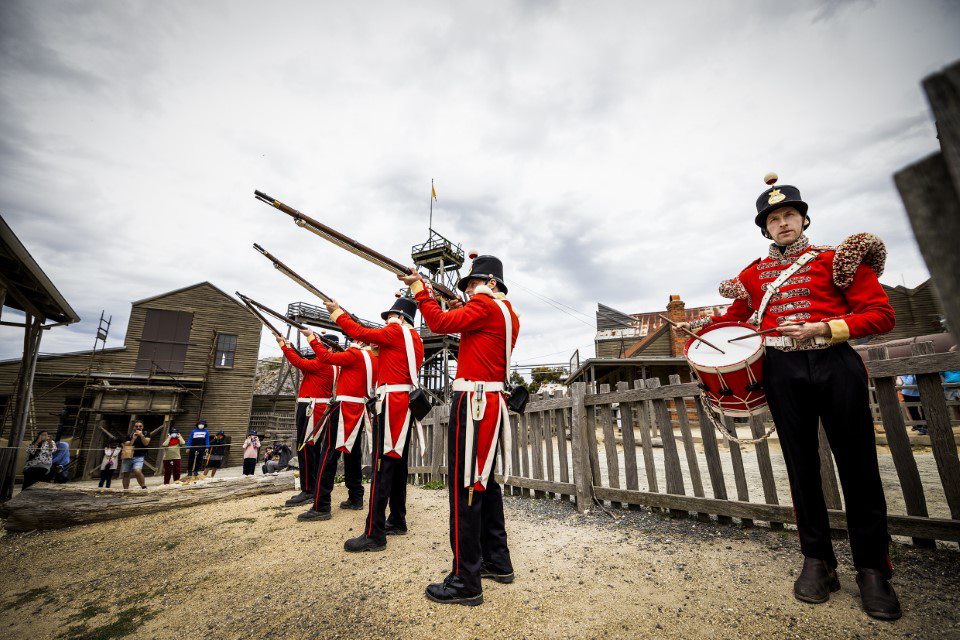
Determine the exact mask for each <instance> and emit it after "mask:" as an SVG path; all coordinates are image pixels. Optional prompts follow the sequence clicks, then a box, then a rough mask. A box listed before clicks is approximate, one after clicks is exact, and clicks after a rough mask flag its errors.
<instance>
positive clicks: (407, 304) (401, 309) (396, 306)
mask: <svg viewBox="0 0 960 640" xmlns="http://www.w3.org/2000/svg"><path fill="white" fill-rule="evenodd" d="M391 313H398V314H400V315H401V316H403V317H404V318H406V320H407V322H409V323H410V324H413V319H414V317H415V316H416V315H417V303H416V301H415V300H414V299H413V298H397V301H396V302H394V303H393V306H392V307H390V308H389V309H387V310H386V311H384V312H383V313H381V314H380V317H381V318H383V319H384V320H386V319H387V316H388V315H390V314H391Z"/></svg>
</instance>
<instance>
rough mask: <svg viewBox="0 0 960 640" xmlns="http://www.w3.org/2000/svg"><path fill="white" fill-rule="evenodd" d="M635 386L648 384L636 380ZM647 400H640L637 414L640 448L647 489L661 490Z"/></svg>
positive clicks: (641, 386)
mask: <svg viewBox="0 0 960 640" xmlns="http://www.w3.org/2000/svg"><path fill="white" fill-rule="evenodd" d="M633 384H634V386H639V387H640V388H641V389H642V388H643V387H644V385H645V384H646V383H645V382H644V381H643V380H634V382H633ZM648 404H649V403H647V402H638V403H637V405H636V407H637V416H639V418H640V448H641V451H642V452H643V470H644V473H645V475H646V476H647V490H648V491H654V492H656V491H660V487H659V482H658V481H657V463H656V459H655V458H654V457H653V436H652V435H651V429H650V407H649V406H648Z"/></svg>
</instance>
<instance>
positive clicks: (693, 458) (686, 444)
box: [670, 374, 703, 497]
mask: <svg viewBox="0 0 960 640" xmlns="http://www.w3.org/2000/svg"><path fill="white" fill-rule="evenodd" d="M670 384H671V386H676V385H679V384H680V376H678V375H676V374H674V375H672V376H670ZM673 406H674V408H675V409H676V411H677V423H678V424H679V425H680V433H681V434H682V435H683V451H684V455H686V457H687V468H688V469H689V470H690V483H691V484H692V485H693V495H695V496H701V497H702V496H703V477H702V476H701V475H700V461H699V460H698V459H697V448H696V447H695V446H694V444H693V434H692V433H691V432H690V419H689V417H688V416H687V405H686V403H685V402H684V399H683V397H681V396H676V397H674V398H673Z"/></svg>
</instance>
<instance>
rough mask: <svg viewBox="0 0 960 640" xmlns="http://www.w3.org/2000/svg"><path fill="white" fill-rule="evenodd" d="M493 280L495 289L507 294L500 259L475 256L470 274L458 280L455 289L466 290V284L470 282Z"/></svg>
mask: <svg viewBox="0 0 960 640" xmlns="http://www.w3.org/2000/svg"><path fill="white" fill-rule="evenodd" d="M477 279H479V280H483V281H484V282H486V281H487V280H495V281H496V283H497V289H499V290H500V291H502V292H503V293H506V292H507V283H506V282H504V281H503V263H502V262H500V258H496V257H494V256H477V257H475V258H474V259H473V264H471V265H470V273H468V274H467V275H465V276H463V277H462V278H460V281H459V282H457V289H460V291H466V290H467V283H468V282H470V281H471V280H477Z"/></svg>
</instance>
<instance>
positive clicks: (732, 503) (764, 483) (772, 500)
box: [410, 344, 960, 546]
mask: <svg viewBox="0 0 960 640" xmlns="http://www.w3.org/2000/svg"><path fill="white" fill-rule="evenodd" d="M928 349H929V345H927V344H920V345H916V346H915V348H914V354H915V355H913V356H911V357H907V358H897V359H888V358H885V357H883V356H884V355H885V354H884V352H883V348H880V351H877V352H876V353H873V354H871V355H872V356H873V359H872V360H871V361H870V362H868V363H867V368H868V371H869V373H870V376H871V378H872V383H873V385H874V388H875V392H876V396H877V401H878V405H879V412H880V415H881V417H882V425H883V429H884V431H885V434H886V439H887V446H888V447H889V450H890V455H891V457H892V460H893V465H894V467H895V470H896V476H897V481H898V488H897V490H898V491H899V492H900V493H901V495H902V500H900V499H899V497H898V499H897V500H891V497H893V496H892V495H891V494H890V492H889V486H888V502H891V503H893V502H896V503H897V504H900V503H902V504H903V505H904V507H905V508H904V509H900V510H901V511H904V510H905V513H897V512H895V510H893V509H891V510H890V513H889V516H888V521H889V528H890V532H891V533H892V534H895V535H903V536H909V537H912V538H913V539H914V541H915V542H916V543H917V544H919V545H924V546H930V545H931V544H932V543H933V541H934V540H950V541H960V459H958V455H957V442H956V437H955V435H954V432H953V429H952V426H951V424H950V423H951V420H950V416H949V412H948V407H947V402H946V400H945V398H944V394H943V388H942V386H941V382H940V376H939V373H940V372H941V371H945V370H951V369H960V354H957V353H946V354H929V353H926V351H927V350H928ZM905 374H913V375H916V376H917V386H918V387H919V389H920V402H921V405H922V407H923V412H924V417H925V420H926V424H927V428H928V430H929V437H930V443H931V445H930V448H931V450H932V457H933V459H934V461H935V464H936V475H935V477H931V474H928V477H927V479H926V481H925V482H924V481H921V474H920V472H919V470H918V465H917V459H916V457H915V453H914V451H913V449H912V447H911V443H910V441H909V437H908V434H907V426H906V423H905V420H904V415H903V411H902V406H901V403H900V400H899V398H898V396H897V391H896V387H895V384H896V377H897V376H899V375H905ZM698 394H699V390H698V388H697V385H696V384H694V383H680V381H679V379H678V378H677V377H676V376H672V377H671V380H670V384H667V385H664V386H661V383H660V381H659V380H656V379H649V380H637V381H636V382H635V383H634V384H633V385H629V384H628V383H625V382H623V383H620V384H619V385H617V388H616V389H610V388H609V387H608V386H607V385H602V386H601V387H600V388H599V389H596V390H593V389H589V388H588V387H587V385H586V384H585V383H578V384H575V385H574V386H573V387H572V389H571V393H570V394H569V395H567V396H564V397H557V398H551V399H543V400H535V401H532V402H530V404H529V405H528V406H527V409H526V411H525V412H524V414H523V415H516V414H514V415H511V421H510V428H511V434H512V438H511V440H512V446H511V450H510V451H509V452H506V455H508V456H509V457H510V460H511V462H512V467H513V470H512V473H511V475H510V477H509V479H508V480H507V482H506V484H505V489H504V490H505V492H506V493H508V494H513V495H523V496H531V495H532V496H533V497H536V498H555V499H561V500H570V501H573V502H575V504H576V507H577V509H578V510H579V511H581V512H583V511H587V510H590V509H591V508H593V506H594V505H595V504H597V503H609V504H611V505H612V506H614V507H619V506H621V505H622V506H623V507H626V508H634V509H635V508H639V507H649V508H652V509H654V510H662V511H668V512H669V513H671V514H672V515H674V516H686V515H696V516H697V517H698V518H700V519H708V518H709V516H711V515H712V516H716V517H718V519H719V520H720V521H730V520H731V519H732V518H737V519H740V520H741V521H743V522H744V523H746V524H751V523H753V521H763V522H767V523H770V525H771V526H772V527H782V526H783V523H792V522H794V516H793V507H792V505H791V504H789V502H788V503H787V504H781V503H780V500H779V498H778V494H777V478H778V477H779V478H780V479H781V480H780V481H781V483H782V482H785V478H786V473H785V470H784V468H783V463H782V459H781V458H780V457H779V456H771V448H770V443H769V442H760V443H758V444H756V445H745V446H742V447H741V446H739V445H738V444H737V443H735V442H732V441H725V440H724V438H723V437H722V436H720V435H718V433H717V431H716V430H715V429H714V428H713V427H712V426H711V425H710V422H709V420H708V419H707V417H706V416H705V415H704V412H703V409H702V407H701V406H700V403H699V402H696V401H695V399H696V398H697V396H698ZM448 420H449V408H448V407H447V406H446V405H443V406H438V407H435V408H434V410H433V411H432V412H431V414H430V415H428V416H427V418H426V419H425V420H424V422H423V427H424V432H425V440H426V446H425V447H421V446H420V443H419V442H418V440H417V438H416V437H415V436H414V437H413V438H412V441H411V449H410V456H411V457H410V474H411V476H412V479H413V481H414V482H424V481H428V480H436V479H441V478H444V477H445V476H446V474H447V467H446V450H447V423H448ZM725 423H726V426H727V428H728V429H729V430H730V431H731V432H733V433H736V434H737V435H738V437H744V436H748V437H750V436H753V437H756V436H758V435H761V434H762V433H763V430H764V424H763V423H764V420H763V418H762V417H759V418H751V419H750V420H743V421H741V420H736V421H734V420H732V419H729V418H727V419H725ZM696 430H699V438H695V436H694V434H695V432H696ZM658 433H659V435H660V437H657V434H658ZM411 435H413V434H411ZM820 442H821V447H820V459H821V476H822V480H823V483H822V485H823V490H824V497H825V500H826V503H827V507H828V509H829V516H830V524H831V527H833V528H835V529H838V530H843V529H845V528H846V516H845V514H844V512H843V510H842V500H841V495H840V487H839V483H838V482H837V476H836V472H835V468H834V463H833V459H832V456H831V455H830V451H829V447H828V446H827V445H826V438H825V436H824V433H823V429H822V428H821V430H820ZM923 455H927V454H923ZM746 456H755V460H756V464H755V465H754V464H753V463H752V462H753V461H752V460H750V459H749V458H746ZM745 460H747V461H748V462H750V463H751V464H749V465H745ZM747 469H749V473H750V475H751V479H752V480H753V481H754V486H755V490H754V492H753V495H751V491H750V483H749V482H748V471H747ZM775 471H776V472H775ZM497 475H498V479H500V480H502V476H500V474H497ZM757 475H759V483H757V482H756V476H757ZM925 483H926V484H925ZM757 487H759V491H756V488H757ZM784 489H785V487H784ZM930 494H936V495H937V496H940V495H942V496H943V498H944V500H945V502H946V509H947V510H948V512H949V514H950V517H949V518H946V517H930V515H929V514H928V508H927V502H926V496H927V495H930Z"/></svg>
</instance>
